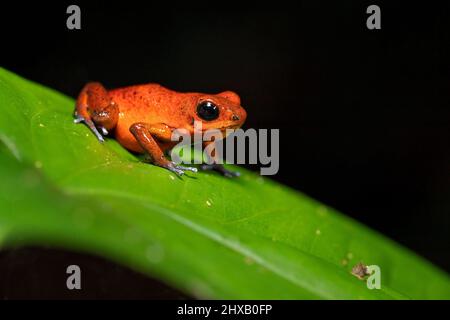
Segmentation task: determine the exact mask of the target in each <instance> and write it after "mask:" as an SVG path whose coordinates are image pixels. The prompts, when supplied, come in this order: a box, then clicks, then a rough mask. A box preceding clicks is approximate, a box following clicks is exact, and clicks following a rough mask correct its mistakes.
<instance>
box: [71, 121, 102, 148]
mask: <svg viewBox="0 0 450 320" xmlns="http://www.w3.org/2000/svg"><path fill="white" fill-rule="evenodd" d="M73 122H74V123H81V122H84V123H85V124H86V125H87V126H88V127H89V129H91V131H92V132H93V133H94V134H95V136H96V137H97V139H98V140H99V141H100V142H104V141H105V139H104V138H103V136H102V135H101V134H100V132H99V131H98V130H97V127H96V126H95V124H94V122H93V121H92V120H89V119H85V118H84V117H82V116H80V115H77V116H76V118H75V119H74V120H73ZM100 129H101V130H102V132H103V134H104V135H107V134H108V131H107V130H106V129H105V128H103V127H101V128H100Z"/></svg>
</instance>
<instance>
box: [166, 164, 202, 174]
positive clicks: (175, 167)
mask: <svg viewBox="0 0 450 320" xmlns="http://www.w3.org/2000/svg"><path fill="white" fill-rule="evenodd" d="M164 168H166V169H169V170H170V171H172V172H175V173H176V174H177V175H179V176H182V175H183V174H184V173H185V171H191V172H197V171H198V170H197V168H194V167H185V166H180V165H178V164H176V163H174V162H168V164H167V165H166V166H164Z"/></svg>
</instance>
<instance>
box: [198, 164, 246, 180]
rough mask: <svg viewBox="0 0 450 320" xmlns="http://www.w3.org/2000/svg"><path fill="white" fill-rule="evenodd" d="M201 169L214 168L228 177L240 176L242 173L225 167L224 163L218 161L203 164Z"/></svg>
mask: <svg viewBox="0 0 450 320" xmlns="http://www.w3.org/2000/svg"><path fill="white" fill-rule="evenodd" d="M200 169H201V170H214V171H217V172H219V173H221V174H222V175H224V176H225V177H228V178H234V177H239V176H240V175H241V173H240V172H237V171H231V170H228V169H225V167H224V166H223V164H218V163H213V164H203V165H201V167H200Z"/></svg>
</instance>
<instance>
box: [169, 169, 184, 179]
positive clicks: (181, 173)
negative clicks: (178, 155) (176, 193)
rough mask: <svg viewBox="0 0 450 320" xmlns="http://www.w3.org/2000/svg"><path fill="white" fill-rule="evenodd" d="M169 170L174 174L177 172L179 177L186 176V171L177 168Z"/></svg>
mask: <svg viewBox="0 0 450 320" xmlns="http://www.w3.org/2000/svg"><path fill="white" fill-rule="evenodd" d="M167 169H169V170H170V171H172V172H175V173H176V174H177V175H178V176H180V177H181V176H182V175H183V174H184V171H183V170H181V169H178V168H176V167H172V166H168V167H167Z"/></svg>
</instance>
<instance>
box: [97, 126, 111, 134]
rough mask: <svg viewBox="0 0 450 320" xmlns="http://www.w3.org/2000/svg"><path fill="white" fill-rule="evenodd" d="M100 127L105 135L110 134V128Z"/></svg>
mask: <svg viewBox="0 0 450 320" xmlns="http://www.w3.org/2000/svg"><path fill="white" fill-rule="evenodd" d="M99 129H100V131H101V132H102V134H103V135H104V136H107V135H108V133H109V132H108V130H106V129H105V127H99Z"/></svg>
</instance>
